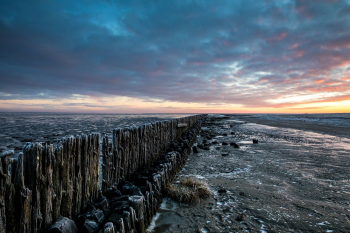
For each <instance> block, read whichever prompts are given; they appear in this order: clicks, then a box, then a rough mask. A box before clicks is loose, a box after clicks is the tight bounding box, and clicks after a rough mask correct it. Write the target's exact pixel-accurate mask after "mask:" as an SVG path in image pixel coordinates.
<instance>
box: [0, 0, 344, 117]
mask: <svg viewBox="0 0 350 233" xmlns="http://www.w3.org/2000/svg"><path fill="white" fill-rule="evenodd" d="M349 26H350V2H349V1H347V0H338V1H329V0H320V1H317V2H314V1H302V0H282V1H253V0H244V1H243V0H242V1H229V0H227V1H192V0H189V1H151V2H146V1H89V2H88V4H86V3H85V2H80V1H49V2H45V3H43V2H40V1H36V2H21V3H19V2H18V1H1V3H0V111H5V112H18V111H26V112H79V113H84V112H86V113H90V112H92V113H332V112H334V113H341V112H344V113H349V112H350V30H349V28H350V27H349Z"/></svg>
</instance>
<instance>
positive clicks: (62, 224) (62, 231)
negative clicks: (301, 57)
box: [47, 217, 78, 233]
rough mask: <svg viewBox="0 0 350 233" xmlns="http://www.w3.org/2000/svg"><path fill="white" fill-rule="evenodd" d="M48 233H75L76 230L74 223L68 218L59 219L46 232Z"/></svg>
mask: <svg viewBox="0 0 350 233" xmlns="http://www.w3.org/2000/svg"><path fill="white" fill-rule="evenodd" d="M47 232H48V233H76V232H78V228H77V226H76V225H75V222H74V221H73V220H71V219H69V218H66V217H61V218H59V219H58V220H57V222H55V224H53V226H52V227H51V228H50V229H49V230H48V231H47Z"/></svg>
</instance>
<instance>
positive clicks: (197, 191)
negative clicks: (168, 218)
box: [167, 177, 212, 204]
mask: <svg viewBox="0 0 350 233" xmlns="http://www.w3.org/2000/svg"><path fill="white" fill-rule="evenodd" d="M167 195H168V196H169V197H171V198H172V199H173V200H175V201H178V202H180V203H185V204H192V203H195V202H198V201H199V200H200V199H201V198H208V197H210V196H211V195H212V192H211V191H210V189H209V186H208V184H207V183H206V182H205V181H203V180H199V179H197V178H195V177H186V178H184V179H182V180H181V181H180V183H179V184H168V187H167Z"/></svg>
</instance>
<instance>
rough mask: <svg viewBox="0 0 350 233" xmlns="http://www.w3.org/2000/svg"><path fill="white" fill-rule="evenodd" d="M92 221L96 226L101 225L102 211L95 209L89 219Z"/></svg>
mask: <svg viewBox="0 0 350 233" xmlns="http://www.w3.org/2000/svg"><path fill="white" fill-rule="evenodd" d="M91 219H92V220H94V221H95V222H97V223H98V224H101V223H102V222H103V220H104V219H105V215H104V213H103V211H102V210H100V209H97V210H96V211H95V212H94V213H93V214H92V217H91Z"/></svg>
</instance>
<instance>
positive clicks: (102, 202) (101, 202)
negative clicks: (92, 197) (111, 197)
mask: <svg viewBox="0 0 350 233" xmlns="http://www.w3.org/2000/svg"><path fill="white" fill-rule="evenodd" d="M93 205H94V206H95V207H96V208H99V209H101V210H102V211H103V212H105V211H107V210H108V209H109V205H108V201H107V198H106V197H105V196H101V197H100V198H99V199H97V200H96V201H95V202H94V203H93Z"/></svg>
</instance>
